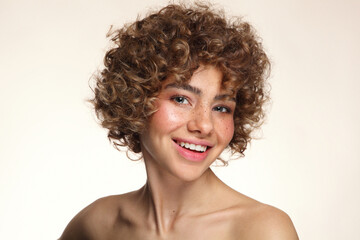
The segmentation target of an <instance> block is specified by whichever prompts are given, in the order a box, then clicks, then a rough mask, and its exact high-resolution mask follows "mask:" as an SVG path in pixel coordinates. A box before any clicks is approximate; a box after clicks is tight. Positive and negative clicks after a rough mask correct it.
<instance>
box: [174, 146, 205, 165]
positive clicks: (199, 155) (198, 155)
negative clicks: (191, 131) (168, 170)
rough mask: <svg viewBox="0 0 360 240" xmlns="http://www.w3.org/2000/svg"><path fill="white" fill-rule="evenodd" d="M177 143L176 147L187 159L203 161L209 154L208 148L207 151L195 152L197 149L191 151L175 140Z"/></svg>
mask: <svg viewBox="0 0 360 240" xmlns="http://www.w3.org/2000/svg"><path fill="white" fill-rule="evenodd" d="M173 143H174V144H175V148H176V150H177V151H178V153H179V154H180V155H181V156H182V157H184V158H185V159H187V160H189V161H192V162H201V161H203V160H204V159H205V158H206V157H207V155H208V150H209V149H206V151H205V152H195V151H191V150H189V149H186V148H183V147H181V146H179V145H178V144H177V143H175V142H173Z"/></svg>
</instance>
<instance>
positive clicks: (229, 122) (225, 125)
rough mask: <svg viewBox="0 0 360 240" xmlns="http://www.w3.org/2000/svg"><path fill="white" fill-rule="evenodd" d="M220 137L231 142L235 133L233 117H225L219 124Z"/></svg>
mask: <svg viewBox="0 0 360 240" xmlns="http://www.w3.org/2000/svg"><path fill="white" fill-rule="evenodd" d="M217 127H218V132H219V133H221V134H220V137H221V138H222V139H223V140H224V141H227V142H230V141H231V139H232V137H233V135H234V120H233V119H232V118H229V119H224V120H221V121H219V122H218V124H217Z"/></svg>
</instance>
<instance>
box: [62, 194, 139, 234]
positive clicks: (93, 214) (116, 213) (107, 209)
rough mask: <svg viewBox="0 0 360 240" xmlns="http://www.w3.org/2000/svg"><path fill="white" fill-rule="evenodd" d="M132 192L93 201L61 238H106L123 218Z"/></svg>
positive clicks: (78, 215)
mask: <svg viewBox="0 0 360 240" xmlns="http://www.w3.org/2000/svg"><path fill="white" fill-rule="evenodd" d="M131 194H132V193H127V194H122V195H113V196H107V197H103V198H100V199H98V200H96V201H95V202H93V203H91V204H90V205H89V206H87V207H85V208H84V209H83V210H81V211H80V212H79V213H78V214H77V215H76V216H75V217H74V218H73V219H72V220H71V221H70V222H69V224H68V225H67V226H66V228H65V230H64V232H63V234H62V235H61V237H60V239H59V240H70V239H84V240H86V239H103V238H105V236H106V235H108V234H111V230H112V228H113V226H114V224H116V223H117V221H119V219H121V217H120V216H121V215H122V210H123V209H126V205H127V203H128V199H129V197H130V196H131Z"/></svg>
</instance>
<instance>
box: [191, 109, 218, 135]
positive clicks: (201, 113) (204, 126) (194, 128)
mask: <svg viewBox="0 0 360 240" xmlns="http://www.w3.org/2000/svg"><path fill="white" fill-rule="evenodd" d="M188 130H189V131H190V132H195V133H197V134H199V135H201V136H207V135H210V134H211V133H212V132H213V131H214V122H213V118H212V115H211V110H209V109H208V108H205V107H202V106H200V107H198V108H196V109H193V111H192V116H191V119H190V120H189V122H188Z"/></svg>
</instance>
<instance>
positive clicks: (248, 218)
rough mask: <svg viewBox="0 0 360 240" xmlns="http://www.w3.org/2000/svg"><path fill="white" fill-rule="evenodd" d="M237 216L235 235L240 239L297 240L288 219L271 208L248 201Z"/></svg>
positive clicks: (277, 210)
mask: <svg viewBox="0 0 360 240" xmlns="http://www.w3.org/2000/svg"><path fill="white" fill-rule="evenodd" d="M245 206H246V207H244V206H242V207H240V209H241V210H240V211H238V213H239V214H237V220H238V221H236V226H237V228H236V229H237V235H238V236H241V237H242V239H259V240H261V239H264V240H265V239H266V240H298V239H299V238H298V236H297V233H296V230H295V227H294V225H293V223H292V221H291V219H290V217H289V216H288V215H287V214H286V213H285V212H283V211H282V210H280V209H278V208H275V207H273V206H270V205H267V204H263V203H260V202H257V201H255V200H252V199H249V200H248V201H247V202H246V204H245Z"/></svg>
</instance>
